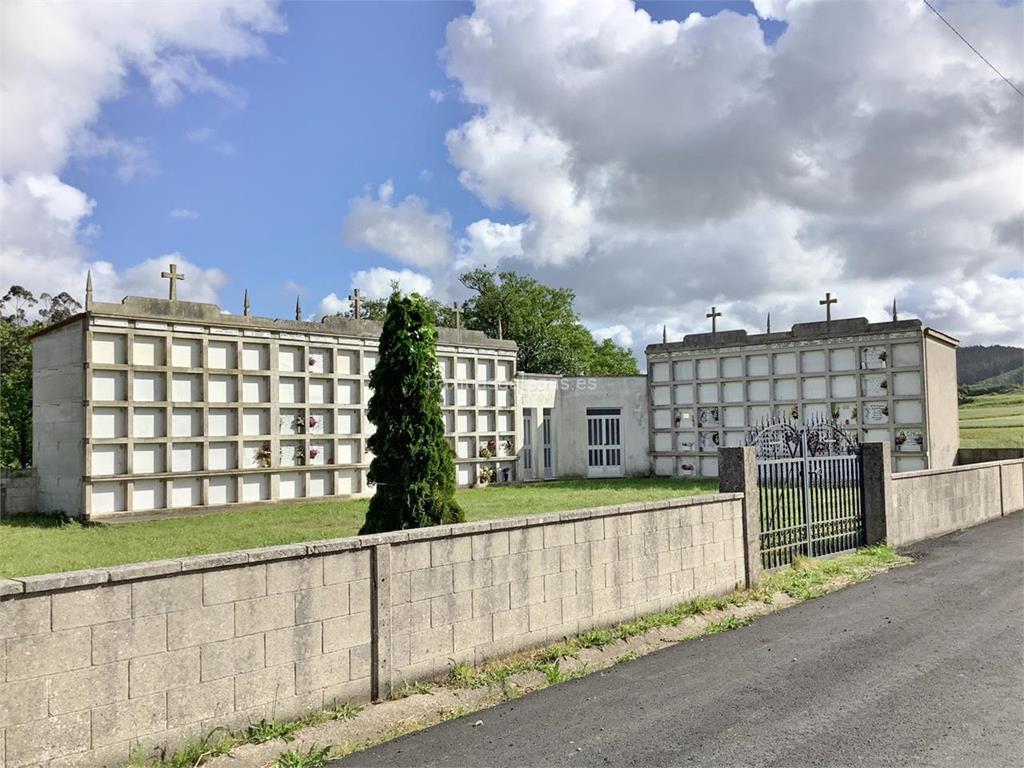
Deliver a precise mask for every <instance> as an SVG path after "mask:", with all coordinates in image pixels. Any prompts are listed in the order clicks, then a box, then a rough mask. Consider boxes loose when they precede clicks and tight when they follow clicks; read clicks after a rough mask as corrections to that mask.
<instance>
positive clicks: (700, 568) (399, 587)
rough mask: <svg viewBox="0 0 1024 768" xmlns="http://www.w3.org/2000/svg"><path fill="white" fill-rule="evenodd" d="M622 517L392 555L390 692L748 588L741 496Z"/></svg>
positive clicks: (553, 520) (538, 525)
mask: <svg viewBox="0 0 1024 768" xmlns="http://www.w3.org/2000/svg"><path fill="white" fill-rule="evenodd" d="M645 507H649V508H645ZM621 509H622V511H620V509H619V508H614V507H613V508H608V509H597V510H589V511H587V510H584V511H581V512H574V513H569V514H563V515H551V516H542V517H536V518H524V519H522V520H513V521H508V522H505V523H502V524H500V525H497V526H492V527H490V528H488V527H485V525H481V526H479V527H476V530H475V531H473V532H467V533H464V534H463V533H462V531H460V530H459V529H463V530H465V529H467V528H468V529H469V530H473V528H474V527H475V526H456V527H455V528H454V529H453V534H456V535H453V536H448V537H445V538H433V539H430V540H419V541H415V540H414V541H406V542H401V543H398V544H396V545H393V546H392V547H391V597H390V601H391V617H392V624H391V663H392V670H393V680H394V684H395V685H399V686H400V685H402V684H404V683H408V682H412V681H415V680H419V679H424V678H430V677H433V676H435V675H438V674H443V673H444V672H445V671H446V670H447V669H448V667H449V665H450V663H451V660H453V659H454V660H456V661H468V662H475V663H478V662H481V661H483V660H485V659H487V658H492V657H495V656H500V655H504V654H508V653H511V652H513V651H516V650H519V649H522V648H528V647H532V646H537V645H542V644H544V643H547V642H550V641H556V640H559V639H561V638H564V637H565V636H567V635H572V634H575V633H577V632H581V631H584V630H586V629H589V628H591V627H595V626H603V625H609V624H613V623H616V622H619V621H625V620H629V619H632V618H634V617H636V616H639V615H642V614H645V613H650V612H653V611H656V610H659V609H663V608H667V607H669V606H671V605H674V604H676V603H679V602H680V601H684V600H688V599H690V598H692V597H695V596H697V595H715V594H722V593H724V592H728V591H730V590H732V589H734V588H735V587H736V586H737V584H739V585H742V584H743V581H744V551H743V522H742V520H741V514H742V496H741V495H740V494H722V495H718V496H714V497H701V498H695V499H691V500H681V501H675V502H671V503H665V504H659V505H632V506H626V507H623V508H621ZM458 534H462V535H458Z"/></svg>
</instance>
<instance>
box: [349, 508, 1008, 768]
mask: <svg viewBox="0 0 1024 768" xmlns="http://www.w3.org/2000/svg"><path fill="white" fill-rule="evenodd" d="M913 550H914V552H915V554H916V555H917V556H918V558H919V559H918V562H917V563H916V564H915V565H914V566H912V567H909V568H900V569H897V570H895V571H891V572H889V573H886V574H883V575H881V576H877V577H875V578H874V579H872V580H871V581H868V582H865V583H862V584H858V585H856V586H853V587H850V588H848V589H845V590H842V591H840V592H837V593H834V594H832V595H829V596H828V597H825V598H821V599H819V600H812V601H810V602H808V603H804V604H802V605H799V606H796V607H794V608H790V609H788V610H785V611H782V612H780V613H777V614H774V615H771V616H768V617H765V618H763V619H759V620H757V621H756V622H755V623H754V624H753V625H752V626H750V627H747V628H745V629H741V630H738V631H734V632H728V633H725V634H722V635H714V636H711V637H708V638H706V639H704V640H701V641H692V642H688V643H682V644H680V645H676V646H673V647H670V648H666V649H665V650H663V651H659V652H657V653H654V654H651V655H649V656H645V657H643V658H640V659H637V660H636V661H633V662H629V663H626V664H620V665H618V666H616V667H615V668H613V669H611V670H609V671H607V672H605V673H601V674H595V675H591V676H590V677H587V678H584V679H581V680H577V681H574V682H571V683H566V684H563V685H558V686H555V687H553V688H549V689H547V690H545V691H541V692H539V693H536V694H532V695H529V696H526V697H524V698H523V699H520V700H518V701H513V702H508V703H505V704H502V705H500V706H497V707H494V708H493V709H489V710H486V711H483V712H479V713H474V714H472V715H468V716H466V717H463V718H461V719H459V720H454V721H451V722H447V723H443V724H441V725H439V726H436V727H434V728H430V729H428V730H426V731H422V732H420V733H418V734H413V735H410V736H407V737H404V738H400V739H397V740H395V741H393V742H390V743H388V744H384V745H382V746H380V747H377V748H375V749H371V750H369V751H367V752H363V753H360V754H357V755H353V756H351V757H350V758H348V759H347V760H344V761H341V763H340V765H344V766H517V767H518V766H591V765H616V766H618V765H621V766H670V765H671V766H710V765H715V766H734V765H736V766H738V765H757V766H769V765H771V766H775V765H777V766H798V765H800V766H802V765H807V766H812V765H813V766H820V765H830V766H874V765H884V766H890V765H892V766H901V767H902V766H917V765H942V766H946V765H948V766H1003V765H1007V766H1009V765H1012V766H1020V765H1021V764H1022V761H1024V658H1022V649H1024V608H1022V606H1024V518H1022V516H1021V515H1020V514H1017V515H1013V516H1011V517H1006V518H1003V519H1000V520H996V521H994V522H991V523H988V524H986V525H983V526H980V527H978V528H974V529H972V530H969V531H966V532H961V533H957V534H953V535H951V536H947V537H945V538H942V539H938V540H934V541H931V542H928V543H925V544H920V545H917V546H916V547H914V548H913ZM478 719H479V720H482V721H483V725H482V726H480V727H476V728H474V727H473V726H472V724H473V722H475V721H476V720H478Z"/></svg>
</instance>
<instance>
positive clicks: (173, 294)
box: [160, 264, 185, 301]
mask: <svg viewBox="0 0 1024 768" xmlns="http://www.w3.org/2000/svg"><path fill="white" fill-rule="evenodd" d="M160 277H163V278H166V279H167V280H169V281H170V288H169V290H168V291H167V298H168V299H170V300H171V301H177V300H178V281H179V280H184V279H185V275H184V273H181V272H178V265H177V264H171V271H170V272H161V273H160Z"/></svg>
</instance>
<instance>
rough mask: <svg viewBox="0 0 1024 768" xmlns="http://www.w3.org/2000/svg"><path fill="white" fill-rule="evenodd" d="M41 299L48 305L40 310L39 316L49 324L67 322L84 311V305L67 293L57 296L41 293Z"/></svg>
mask: <svg viewBox="0 0 1024 768" xmlns="http://www.w3.org/2000/svg"><path fill="white" fill-rule="evenodd" d="M39 299H40V300H41V301H43V302H44V303H45V304H46V306H44V307H43V308H42V309H40V310H39V316H40V317H41V318H43V320H45V321H46V322H47V323H59V322H60V321H61V320H67V319H68V318H69V317H71V316H72V315H73V314H75V313H76V312H80V311H81V309H82V305H81V304H79V303H78V301H77V300H76V299H75V298H74V297H73V296H72V295H71V294H70V293H67V292H66V291H61V292H60V293H58V294H57V295H56V296H51V295H50V294H48V293H41V294H39Z"/></svg>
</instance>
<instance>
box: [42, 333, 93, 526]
mask: <svg viewBox="0 0 1024 768" xmlns="http://www.w3.org/2000/svg"><path fill="white" fill-rule="evenodd" d="M84 323H85V320H84V318H83V317H79V318H78V319H77V320H74V321H71V322H69V323H67V324H66V325H63V326H60V327H58V328H55V329H54V330H52V331H50V332H48V333H46V334H44V335H42V336H37V337H35V338H34V339H33V340H32V463H33V465H34V466H35V469H36V476H37V486H36V501H37V504H38V508H39V509H38V511H40V512H65V513H67V514H69V515H72V516H80V515H81V514H82V511H83V509H82V504H83V490H82V476H83V475H84V474H85V431H84V430H85V424H84V422H83V414H84V413H85V411H84V408H83V400H84V398H85V370H84V365H85V358H84V351H85V342H84V334H85V325H84Z"/></svg>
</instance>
